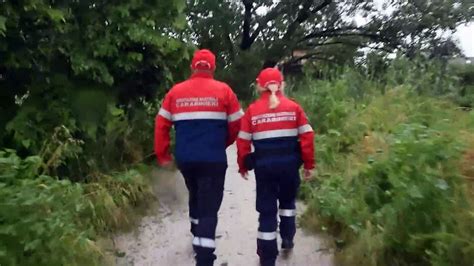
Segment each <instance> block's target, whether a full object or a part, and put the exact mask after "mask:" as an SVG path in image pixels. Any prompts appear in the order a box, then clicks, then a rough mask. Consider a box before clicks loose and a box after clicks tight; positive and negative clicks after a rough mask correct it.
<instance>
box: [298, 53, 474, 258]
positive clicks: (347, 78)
mask: <svg viewBox="0 0 474 266" xmlns="http://www.w3.org/2000/svg"><path fill="white" fill-rule="evenodd" d="M431 65H433V63H432V64H431ZM421 66H423V63H422V62H415V63H410V62H407V61H405V60H403V59H399V60H395V62H393V63H392V64H390V65H389V66H388V70H387V71H386V72H385V74H384V75H383V77H380V79H365V78H363V76H361V75H362V74H361V72H359V71H354V70H350V69H346V70H344V71H343V72H342V73H339V74H338V75H333V78H330V79H329V80H322V81H317V82H314V81H309V82H308V83H307V84H306V85H304V84H303V85H301V88H300V89H299V90H297V91H296V92H295V95H296V97H297V98H299V99H300V101H301V103H302V104H303V105H304V106H305V107H306V110H307V112H308V115H309V117H310V119H311V120H312V122H313V124H314V125H315V127H316V128H317V130H318V131H319V133H320V134H319V135H318V137H317V141H316V147H317V156H318V162H319V177H318V179H317V180H316V181H314V182H313V183H312V184H311V185H307V186H305V187H303V190H302V197H303V198H305V199H306V200H307V201H308V202H309V203H310V209H309V211H308V213H307V214H306V216H305V217H304V218H305V219H304V222H305V223H306V224H307V225H308V226H310V227H313V228H314V229H323V230H327V231H329V232H330V233H331V234H333V235H334V236H335V237H336V248H337V250H339V252H338V253H337V256H338V258H339V260H338V262H339V263H341V264H342V265H471V264H472V262H473V261H474V241H472V239H474V217H473V216H472V213H473V211H474V190H473V188H474V186H473V184H472V181H473V180H474V176H473V170H474V168H473V165H474V161H472V160H473V157H472V152H473V151H474V133H473V132H474V112H473V111H471V109H463V108H459V107H457V106H456V105H455V104H453V103H452V102H451V101H449V100H448V99H457V96H456V97H453V94H451V92H453V91H456V90H463V89H462V88H463V87H462V86H460V85H459V84H458V83H457V81H456V80H454V79H452V78H451V79H449V78H448V79H440V78H439V77H440V76H439V73H438V71H440V70H441V69H438V71H437V68H436V67H432V68H431V69H425V68H423V67H422V68H421V69H422V70H420V71H417V69H420V67H421ZM448 77H452V76H451V75H450V76H448ZM456 84H457V85H456ZM438 85H442V87H440V89H442V91H437V86H438ZM454 95H457V93H455V94H454ZM434 96H436V97H434ZM442 98H444V99H442Z"/></svg>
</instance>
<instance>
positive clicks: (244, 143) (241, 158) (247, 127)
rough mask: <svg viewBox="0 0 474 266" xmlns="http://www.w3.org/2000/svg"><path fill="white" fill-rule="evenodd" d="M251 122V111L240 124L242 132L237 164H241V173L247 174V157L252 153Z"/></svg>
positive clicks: (238, 144) (239, 136)
mask: <svg viewBox="0 0 474 266" xmlns="http://www.w3.org/2000/svg"><path fill="white" fill-rule="evenodd" d="M251 126H252V125H251V122H250V113H249V110H247V112H245V114H244V116H243V117H242V119H241V122H240V131H239V135H238V136H237V163H238V164H239V173H243V172H246V171H247V170H248V169H247V168H246V167H245V157H246V156H247V155H248V154H249V153H250V152H251V149H252V147H251V142H252V127H251Z"/></svg>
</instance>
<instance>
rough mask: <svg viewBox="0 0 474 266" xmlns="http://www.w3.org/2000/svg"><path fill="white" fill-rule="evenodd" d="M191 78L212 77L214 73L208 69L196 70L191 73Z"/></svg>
mask: <svg viewBox="0 0 474 266" xmlns="http://www.w3.org/2000/svg"><path fill="white" fill-rule="evenodd" d="M191 78H208V79H212V78H214V73H213V72H210V71H197V72H194V73H193V74H191Z"/></svg>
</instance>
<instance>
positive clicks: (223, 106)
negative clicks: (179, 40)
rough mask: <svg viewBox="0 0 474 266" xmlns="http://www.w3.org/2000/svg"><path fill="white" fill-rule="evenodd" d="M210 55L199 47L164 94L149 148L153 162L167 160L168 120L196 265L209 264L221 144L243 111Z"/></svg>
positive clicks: (221, 174)
mask: <svg viewBox="0 0 474 266" xmlns="http://www.w3.org/2000/svg"><path fill="white" fill-rule="evenodd" d="M215 68H216V63H215V56H214V54H212V52H210V51H209V50H199V51H197V52H196V53H195V54H194V57H193V59H192V63H191V69H192V75H191V77H190V78H189V79H188V80H186V81H184V82H182V83H179V84H176V85H175V86H174V87H173V88H172V89H171V90H170V91H169V92H168V93H167V94H166V96H165V98H164V100H163V104H162V107H161V109H160V111H159V113H158V115H157V116H156V121H155V122H156V126H155V153H156V156H157V159H158V163H159V164H160V165H162V166H167V165H170V164H171V163H172V160H173V159H172V156H171V153H170V135H169V132H170V128H171V126H172V125H174V128H175V133H176V135H175V136H176V138H175V142H176V144H175V160H176V163H177V166H178V169H179V170H180V171H181V173H182V175H183V176H184V180H185V183H186V187H187V188H188V191H189V216H190V225H191V233H192V234H193V236H194V238H193V241H192V244H193V248H194V251H195V252H196V256H195V258H196V265H198V266H201V265H202V266H207V265H213V262H214V260H215V259H216V256H215V255H214V251H215V248H216V243H215V234H216V226H217V213H218V211H219V208H220V205H221V202H222V197H223V190H224V178H225V173H226V169H227V158H226V152H225V150H226V148H227V147H228V146H229V145H231V144H232V143H233V142H234V141H235V139H236V137H237V134H238V131H239V127H240V119H241V117H242V115H243V111H242V109H241V108H240V104H239V102H238V100H237V97H236V96H235V94H234V92H233V91H232V89H231V88H230V87H229V86H228V85H227V84H225V83H223V82H220V81H217V80H215V79H214V78H213V75H214V71H215Z"/></svg>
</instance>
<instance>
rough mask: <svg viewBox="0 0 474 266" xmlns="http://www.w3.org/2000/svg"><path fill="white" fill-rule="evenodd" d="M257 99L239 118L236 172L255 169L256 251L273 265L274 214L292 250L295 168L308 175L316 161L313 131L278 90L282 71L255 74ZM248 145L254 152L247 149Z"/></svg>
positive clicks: (298, 109)
mask: <svg viewBox="0 0 474 266" xmlns="http://www.w3.org/2000/svg"><path fill="white" fill-rule="evenodd" d="M257 88H258V91H259V92H260V94H261V95H260V99H258V100H257V101H255V102H254V103H252V104H251V105H250V106H249V108H248V109H247V111H246V112H245V115H244V116H243V118H242V122H241V129H240V132H239V135H238V138H237V149H238V164H239V172H240V174H241V175H242V177H243V178H245V179H247V175H248V170H251V168H254V169H255V176H256V183H257V201H256V208H257V211H258V212H259V214H260V215H259V227H258V235H257V254H258V255H259V257H260V263H261V265H264V266H267V265H272V266H273V265H275V261H276V258H277V256H278V247H277V223H278V221H277V215H279V216H280V236H281V238H282V243H281V248H282V249H288V250H291V249H292V248H293V246H294V243H293V238H294V236H295V233H296V221H295V220H296V219H295V218H296V206H295V201H296V194H297V191H298V187H299V185H300V176H299V168H300V166H301V164H302V163H303V166H304V178H305V179H306V180H309V179H310V178H311V176H312V170H313V169H314V168H315V161H314V142H313V140H314V132H313V129H312V128H311V126H310V125H309V123H308V119H307V118H306V115H305V113H304V111H303V109H302V108H301V107H300V106H299V105H298V104H297V103H295V102H294V101H292V100H290V99H288V98H286V97H285V96H284V95H283V94H282V89H283V75H282V74H281V72H280V71H278V69H276V68H266V69H264V70H263V71H262V72H261V73H260V74H259V75H258V78H257ZM251 144H253V145H254V148H255V152H254V153H251Z"/></svg>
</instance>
